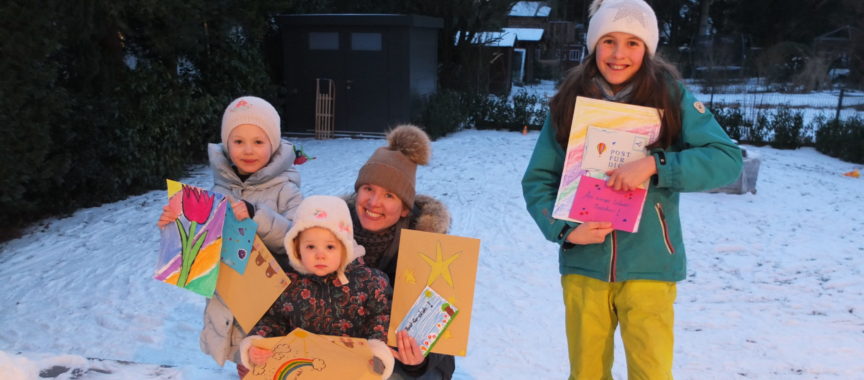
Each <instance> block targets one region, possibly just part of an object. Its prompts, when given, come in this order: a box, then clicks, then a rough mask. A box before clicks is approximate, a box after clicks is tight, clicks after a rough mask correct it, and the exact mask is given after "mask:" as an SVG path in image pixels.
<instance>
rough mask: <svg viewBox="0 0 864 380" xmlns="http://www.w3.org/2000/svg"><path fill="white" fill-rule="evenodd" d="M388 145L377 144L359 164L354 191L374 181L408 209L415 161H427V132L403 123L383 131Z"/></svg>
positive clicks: (415, 167)
mask: <svg viewBox="0 0 864 380" xmlns="http://www.w3.org/2000/svg"><path fill="white" fill-rule="evenodd" d="M387 142H388V143H389V145H388V146H385V147H381V148H378V149H377V150H376V151H375V153H373V154H372V157H369V161H367V162H366V164H365V165H363V167H362V168H360V174H358V175H357V181H356V182H354V191H357V189H359V188H360V186H362V185H366V184H369V185H378V186H381V187H383V188H385V189H387V190H388V191H391V192H393V193H394V194H396V196H398V197H399V199H400V200H402V203H403V204H404V205H405V206H406V207H408V209H409V210H410V209H412V208H413V207H414V196H415V195H416V190H415V189H414V184H415V183H416V178H417V165H426V164H428V163H429V156H430V155H431V148H430V141H429V136H428V135H426V132H423V130H422V129H420V128H419V127H417V126H414V125H410V124H403V125H400V126H397V127H396V128H394V129H393V130H392V131H390V133H388V134H387Z"/></svg>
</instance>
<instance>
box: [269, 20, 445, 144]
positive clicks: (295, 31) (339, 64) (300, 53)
mask: <svg viewBox="0 0 864 380" xmlns="http://www.w3.org/2000/svg"><path fill="white" fill-rule="evenodd" d="M277 22H278V24H279V28H280V33H281V36H282V41H283V44H284V45H283V52H284V53H283V54H284V66H283V67H284V69H283V73H284V75H283V78H284V79H283V81H284V83H283V84H284V86H285V88H287V92H288V93H287V95H286V100H285V109H284V110H280V111H281V113H282V115H284V116H283V118H282V122H283V131H284V132H285V133H286V134H289V135H290V134H294V135H304V134H311V133H312V132H313V131H314V128H315V114H316V94H317V90H316V86H319V85H320V88H321V90H322V92H324V93H326V94H327V95H331V96H332V98H333V99H334V107H333V110H332V113H333V116H334V124H335V126H334V131H335V133H336V135H349V136H353V135H381V134H383V133H384V132H385V131H386V130H388V129H389V128H391V127H393V126H395V125H396V124H398V123H403V122H408V121H411V119H412V115H411V110H412V103H413V102H415V101H417V100H419V99H420V98H421V97H423V96H426V95H429V94H432V93H434V92H435V91H436V89H437V79H438V77H437V59H438V55H437V54H438V53H437V51H438V34H437V33H438V29H440V28H441V25H442V21H441V19H439V18H433V17H427V16H418V15H396V14H302V15H280V16H277ZM331 84H332V90H331V87H330V85H331ZM331 92H332V93H331Z"/></svg>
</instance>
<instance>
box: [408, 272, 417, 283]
mask: <svg viewBox="0 0 864 380" xmlns="http://www.w3.org/2000/svg"><path fill="white" fill-rule="evenodd" d="M405 282H407V283H409V284H411V285H414V284H416V283H417V280H416V279H415V278H414V271H413V270H407V271H405Z"/></svg>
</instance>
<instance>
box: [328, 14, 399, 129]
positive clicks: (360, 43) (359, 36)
mask: <svg viewBox="0 0 864 380" xmlns="http://www.w3.org/2000/svg"><path fill="white" fill-rule="evenodd" d="M344 34H345V36H344V37H345V38H346V42H347V43H346V44H344V45H343V46H345V48H346V51H345V54H344V56H345V59H344V60H343V61H342V62H343V66H342V68H343V70H344V71H343V72H344V73H345V75H344V77H343V78H345V79H344V83H341V86H342V88H343V90H344V92H343V93H344V94H345V96H344V100H345V101H344V102H343V103H342V106H343V107H341V108H340V107H339V104H338V103H337V105H336V107H337V108H336V110H337V115H336V129H337V130H340V129H341V130H346V131H352V132H360V131H375V132H380V131H383V130H385V129H386V127H387V125H386V124H387V119H388V116H389V114H390V108H389V101H388V100H389V96H390V94H389V91H388V88H389V85H388V83H387V81H388V78H387V55H386V44H385V36H386V35H385V34H384V33H382V31H381V30H380V29H378V30H374V29H371V28H369V29H366V30H364V29H361V28H357V29H355V30H350V31H346V32H345V33H344ZM339 85H340V84H337V86H339ZM337 91H338V90H337ZM340 111H341V112H340Z"/></svg>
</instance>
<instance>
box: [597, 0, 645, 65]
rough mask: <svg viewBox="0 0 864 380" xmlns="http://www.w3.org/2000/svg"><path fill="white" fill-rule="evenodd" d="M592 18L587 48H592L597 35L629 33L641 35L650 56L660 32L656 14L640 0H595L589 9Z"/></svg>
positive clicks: (598, 37) (598, 36)
mask: <svg viewBox="0 0 864 380" xmlns="http://www.w3.org/2000/svg"><path fill="white" fill-rule="evenodd" d="M589 11H590V14H591V20H590V21H589V22H588V37H586V39H585V42H586V43H587V44H588V51H589V52H593V51H594V47H596V46H597V41H598V40H600V37H603V35H605V34H607V33H612V32H624V33H630V34H632V35H634V36H636V37H639V38H640V39H642V41H644V42H645V47H646V48H647V50H648V52H649V53H650V54H651V55H652V56H653V55H654V53H655V52H656V51H657V42H658V41H659V39H660V32H659V30H658V29H657V16H656V15H655V14H654V10H653V9H651V6H650V5H648V3H646V2H645V1H643V0H594V1H593V2H592V3H591V7H590V9H589Z"/></svg>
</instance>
